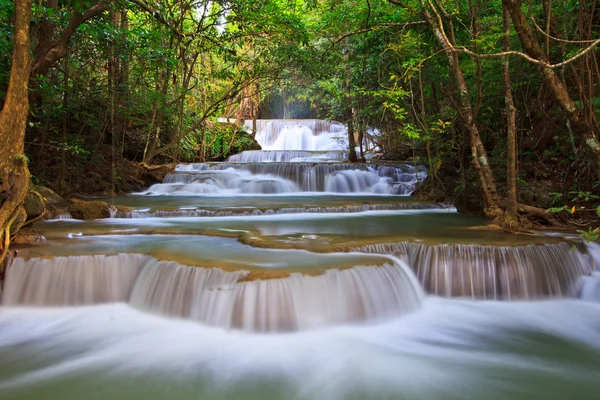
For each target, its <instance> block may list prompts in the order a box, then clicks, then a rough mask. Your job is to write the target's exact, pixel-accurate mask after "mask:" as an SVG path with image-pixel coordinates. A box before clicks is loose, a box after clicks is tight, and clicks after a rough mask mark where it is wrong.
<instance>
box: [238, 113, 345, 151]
mask: <svg viewBox="0 0 600 400" xmlns="http://www.w3.org/2000/svg"><path fill="white" fill-rule="evenodd" d="M249 123H250V125H249V127H250V129H251V128H252V125H251V124H252V121H246V126H248V124H249ZM256 130H257V133H256V141H257V142H258V144H260V146H261V148H262V149H263V150H307V151H332V150H347V149H348V138H347V128H346V127H345V126H344V125H343V124H340V123H339V122H335V121H331V122H330V121H323V120H285V119H272V120H257V121H256Z"/></svg>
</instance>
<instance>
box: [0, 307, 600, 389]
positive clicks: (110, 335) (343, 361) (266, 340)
mask: <svg viewBox="0 0 600 400" xmlns="http://www.w3.org/2000/svg"><path fill="white" fill-rule="evenodd" d="M599 321H600V307H599V306H598V305H596V304H591V303H584V302H580V301H572V300H571V301H552V302H534V303H495V302H480V303H475V302H463V301H453V300H438V299H433V300H428V301H427V302H426V303H425V306H424V308H423V309H422V310H421V311H419V312H417V313H414V314H411V315H409V316H406V317H403V318H400V319H394V320H391V321H389V322H387V323H385V324H377V325H368V326H364V327H357V326H337V327H331V328H326V329H319V330H314V331H304V332H297V333H293V334H285V335H256V334H247V333H241V332H239V331H227V330H222V329H218V328H210V327H206V326H203V325H200V324H197V323H193V322H186V321H178V320H169V319H163V318H159V317H154V316H151V315H147V314H142V313H139V312H137V311H135V310H133V309H131V308H130V307H128V306H126V305H123V304H114V305H102V306H93V307H90V306H88V307H78V308H55V309H52V308H44V309H22V308H5V309H4V310H3V311H2V313H0V332H2V335H0V360H2V362H1V363H0V397H2V398H3V399H6V400H9V399H10V400H13V399H45V400H54V399H56V400H59V399H60V400H71V399H86V400H96V399H144V400H155V399H178V400H183V399H206V400H234V399H235V400H238V399H256V400H258V399H261V400H274V399H307V400H308V399H315V400H317V399H318V400H321V399H327V400H342V399H349V400H350V399H351V400H359V399H361V400H364V399H409V400H430V399H437V400H464V399H485V400H508V399H510V400H565V399H577V400H595V399H597V398H598V392H599V391H600V379H599V377H600V363H599V362H598V360H599V359H600V322H599Z"/></svg>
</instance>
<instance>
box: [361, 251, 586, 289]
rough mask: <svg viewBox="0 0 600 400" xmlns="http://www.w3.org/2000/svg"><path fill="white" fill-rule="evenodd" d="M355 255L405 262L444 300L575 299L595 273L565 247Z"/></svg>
mask: <svg viewBox="0 0 600 400" xmlns="http://www.w3.org/2000/svg"><path fill="white" fill-rule="evenodd" d="M354 250H355V251H361V252H367V253H382V254H394V255H396V256H398V257H400V258H403V259H404V260H406V261H407V263H408V264H409V266H410V268H411V269H412V270H413V271H414V273H415V275H416V276H417V278H418V279H419V281H420V282H421V283H422V284H423V286H424V288H425V290H426V291H427V292H429V293H432V294H435V295H438V296H445V297H453V296H458V297H470V298H479V299H506V300H524V299H536V298H542V297H547V296H552V297H563V296H566V297H570V296H575V295H576V294H577V292H578V290H579V286H580V284H581V282H582V279H581V278H582V277H583V276H584V275H589V274H590V272H591V270H592V268H593V261H592V259H591V257H590V256H588V255H587V254H582V253H580V252H579V251H573V250H572V249H571V246H570V245H569V244H568V243H565V242H562V243H555V244H545V245H533V244H532V245H525V246H481V245H463V244H440V245H427V244H420V243H413V242H396V243H382V244H375V245H367V246H362V247H360V248H355V249H354Z"/></svg>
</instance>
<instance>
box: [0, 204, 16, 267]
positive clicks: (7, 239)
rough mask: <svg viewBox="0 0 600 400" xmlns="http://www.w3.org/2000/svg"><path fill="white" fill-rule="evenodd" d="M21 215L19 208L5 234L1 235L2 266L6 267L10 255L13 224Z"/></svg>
mask: <svg viewBox="0 0 600 400" xmlns="http://www.w3.org/2000/svg"><path fill="white" fill-rule="evenodd" d="M20 214H21V209H20V208H19V209H18V211H17V212H15V213H14V214H13V215H12V216H11V217H10V219H9V220H8V221H7V223H6V227H5V228H4V232H2V233H1V234H0V240H2V253H0V265H4V259H5V258H6V255H7V254H8V247H9V245H10V228H11V227H12V224H13V222H15V220H16V219H17V217H18V216H19V215H20ZM0 272H3V271H0Z"/></svg>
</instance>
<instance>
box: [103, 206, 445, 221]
mask: <svg viewBox="0 0 600 400" xmlns="http://www.w3.org/2000/svg"><path fill="white" fill-rule="evenodd" d="M446 208H448V207H447V206H444V205H442V204H437V203H393V204H362V205H344V206H313V207H281V208H267V209H263V210H261V209H244V208H232V209H201V208H195V207H185V208H183V209H177V210H152V209H148V208H145V209H138V210H130V211H129V210H128V211H117V212H116V213H114V214H113V215H112V217H113V218H171V217H237V216H239V217H249V216H252V215H276V214H305V213H309V214H326V213H336V214H340V213H341V214H349V213H358V212H365V211H398V210H438V209H446Z"/></svg>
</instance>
